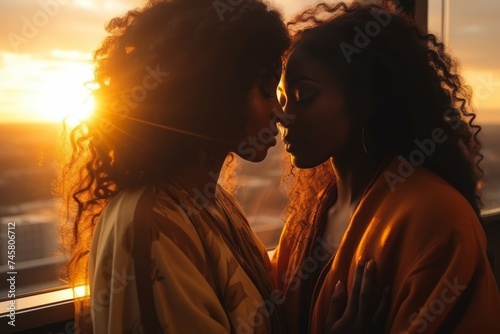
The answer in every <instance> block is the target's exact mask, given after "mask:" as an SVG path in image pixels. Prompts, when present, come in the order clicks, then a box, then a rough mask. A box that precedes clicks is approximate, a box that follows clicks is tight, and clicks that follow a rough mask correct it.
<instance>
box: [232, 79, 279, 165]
mask: <svg viewBox="0 0 500 334" xmlns="http://www.w3.org/2000/svg"><path fill="white" fill-rule="evenodd" d="M278 77H279V76H278ZM277 86H278V79H277V78H273V79H272V80H271V81H270V82H269V83H268V84H266V85H263V86H262V85H258V84H256V85H254V86H253V87H252V89H251V90H250V93H249V99H248V103H247V107H246V108H245V110H244V113H243V118H244V122H245V126H244V131H245V138H243V139H242V141H241V142H240V143H239V144H238V146H237V147H236V149H235V150H234V152H235V153H236V154H238V155H239V156H240V157H242V158H243V159H245V160H248V161H252V162H260V161H262V160H264V158H265V157H266V156H267V151H268V150H269V148H270V147H271V146H274V145H276V138H275V137H276V135H277V134H278V133H279V131H278V128H277V125H276V121H277V118H276V116H275V115H276V112H277V111H279V110H280V109H281V108H280V105H279V102H278V99H277V97H276V93H275V92H276V87H277ZM242 121H243V120H242Z"/></svg>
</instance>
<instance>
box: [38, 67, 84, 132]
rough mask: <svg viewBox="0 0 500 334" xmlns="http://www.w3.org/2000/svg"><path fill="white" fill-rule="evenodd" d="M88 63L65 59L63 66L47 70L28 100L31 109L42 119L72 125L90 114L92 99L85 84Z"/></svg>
mask: <svg viewBox="0 0 500 334" xmlns="http://www.w3.org/2000/svg"><path fill="white" fill-rule="evenodd" d="M91 74H92V71H91V66H88V67H87V66H84V65H83V64H81V63H78V62H74V63H72V62H66V64H65V65H64V66H62V67H61V68H57V69H52V70H50V71H47V74H46V75H44V76H43V77H42V78H40V81H39V82H37V84H36V86H35V87H33V88H34V90H35V92H34V95H33V96H32V100H31V103H30V105H31V109H32V112H33V113H34V114H35V115H36V117H37V118H39V119H40V120H41V121H43V122H61V121H63V120H66V122H67V124H69V125H75V124H77V123H78V122H80V121H81V120H83V119H85V118H87V117H89V116H90V114H91V113H92V111H93V109H94V99H93V97H92V95H91V91H90V89H89V88H88V86H86V85H85V83H86V82H88V81H89V80H90V78H91Z"/></svg>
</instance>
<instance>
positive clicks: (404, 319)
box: [273, 158, 500, 334]
mask: <svg viewBox="0 0 500 334" xmlns="http://www.w3.org/2000/svg"><path fill="white" fill-rule="evenodd" d="M402 164H404V163H403V162H402V158H397V159H395V160H393V161H392V162H391V163H390V164H389V165H388V166H387V168H386V169H385V170H384V171H383V172H382V173H381V174H379V176H378V178H377V179H376V180H375V181H374V183H373V184H372V186H371V187H370V188H369V189H368V190H367V191H366V192H365V195H364V196H363V198H362V200H361V202H360V204H359V206H358V208H357V210H356V212H355V213H354V215H353V217H352V219H351V221H350V223H349V226H348V228H347V230H346V232H345V234H344V237H343V239H342V242H341V244H340V246H339V248H338V250H337V252H336V253H335V256H334V257H331V258H330V261H328V260H325V256H324V254H322V253H321V252H320V251H318V248H317V247H318V246H317V245H319V244H321V243H325V241H321V238H319V234H318V230H319V229H320V226H322V224H324V212H326V210H327V209H328V206H329V205H330V203H328V199H329V198H331V197H332V193H331V192H328V191H327V192H326V193H325V194H323V195H321V196H320V203H322V205H320V207H319V209H318V211H317V212H316V215H315V218H314V219H313V223H312V224H304V225H301V224H296V226H289V225H288V224H287V226H286V227H285V229H284V231H283V234H282V236H281V240H280V244H279V247H278V248H277V250H276V253H275V255H274V259H273V267H274V280H275V283H276V285H277V288H278V289H279V290H281V291H282V292H283V293H284V296H285V300H284V305H283V306H284V310H285V312H286V314H285V318H286V319H287V321H288V327H289V330H290V332H291V333H304V328H309V332H310V333H322V331H323V328H324V324H325V321H326V316H327V313H328V308H329V303H330V298H331V296H332V294H333V290H334V286H335V284H336V282H337V281H338V280H341V281H342V282H344V283H345V282H347V286H348V291H349V290H350V288H351V286H352V282H353V279H354V269H355V264H356V262H357V259H358V258H359V257H360V256H361V255H364V256H366V257H367V258H372V259H374V261H375V263H376V268H377V283H378V288H379V289H380V291H381V289H382V287H383V286H384V285H386V284H389V285H390V290H391V307H390V312H389V316H388V319H387V323H386V327H385V331H386V332H388V333H398V334H399V333H500V293H499V290H498V286H497V284H496V282H495V278H494V276H493V273H492V270H491V267H490V264H489V262H488V258H487V254H486V237H485V234H484V231H483V229H482V227H481V225H480V223H479V220H478V218H477V216H476V215H475V213H474V211H473V209H472V207H471V206H470V205H469V203H468V202H467V201H466V199H465V198H464V197H463V196H462V195H461V194H460V193H459V192H458V191H457V190H456V189H455V188H453V187H452V186H451V185H450V184H448V183H447V182H445V181H444V180H443V179H441V178H440V177H438V176H437V175H436V174H434V173H432V172H430V171H429V170H427V169H424V168H421V167H410V168H409V169H408V168H407V167H408V165H407V166H402ZM324 203H327V204H324ZM299 225H300V226H299ZM315 245H316V246H315ZM315 261H316V262H315ZM332 261H333V262H332ZM315 264H316V266H315ZM315 267H316V268H315ZM322 269H323V272H322V273H321V275H320V274H318V273H320V272H321V270H322ZM318 277H319V278H318ZM311 280H312V281H311ZM308 304H309V305H311V307H310V308H308V307H307V305H308ZM304 311H306V312H307V313H309V314H304V313H303V312H304ZM304 320H305V321H304ZM304 325H305V326H306V327H304ZM299 326H302V328H300V327H299Z"/></svg>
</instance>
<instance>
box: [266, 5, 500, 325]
mask: <svg viewBox="0 0 500 334" xmlns="http://www.w3.org/2000/svg"><path fill="white" fill-rule="evenodd" d="M289 27H290V28H291V29H292V32H293V41H292V47H291V48H290V52H289V53H288V54H287V56H286V60H285V62H286V67H285V71H284V73H283V75H282V79H281V82H280V85H279V92H280V93H279V99H280V103H281V105H282V107H283V109H284V112H285V114H286V115H288V117H287V119H288V120H291V119H293V120H291V121H289V122H288V123H287V124H284V127H285V130H284V134H283V136H284V141H285V144H286V149H287V151H288V152H289V153H290V155H291V163H292V164H293V166H295V167H298V168H299V170H297V169H293V168H292V175H288V176H287V177H285V179H284V185H285V187H286V189H287V191H288V192H289V203H290V204H289V207H288V211H287V215H288V217H289V218H288V221H287V223H286V225H285V229H284V231H283V233H282V236H281V239H280V243H279V246H278V248H277V250H276V253H275V257H274V259H273V265H274V269H275V272H274V280H275V284H276V285H277V287H278V288H279V289H280V290H282V291H284V293H285V298H286V299H285V304H284V311H285V319H287V321H288V328H293V329H297V330H296V331H293V332H294V333H308V332H309V333H321V332H322V331H323V330H324V329H325V322H326V319H327V312H326V311H327V310H328V307H329V304H330V297H331V296H332V293H333V292H334V291H336V292H339V291H343V290H345V289H347V288H348V287H350V286H351V285H352V281H353V275H354V271H355V268H356V262H357V260H358V258H359V257H360V256H367V257H369V258H371V259H373V260H374V261H375V263H376V264H377V266H376V269H375V270H376V276H377V281H378V283H377V289H378V290H377V291H379V293H380V292H381V291H382V290H383V289H384V286H386V285H389V286H390V290H391V295H392V298H391V307H390V311H389V315H388V319H387V322H386V324H385V328H384V329H383V331H384V332H388V333H424V332H425V333H436V332H439V333H496V332H498V330H500V317H499V313H498V312H499V310H500V294H499V291H498V287H497V285H496V283H495V279H494V276H493V273H492V270H491V267H490V264H489V261H488V257H487V246H486V237H485V233H484V231H483V229H482V226H481V223H480V217H479V215H480V208H481V199H480V193H479V191H480V182H481V178H482V176H483V172H482V170H481V168H480V167H479V162H480V161H481V159H482V155H481V153H480V148H481V146H480V143H479V141H478V139H477V135H478V132H479V131H480V127H479V126H477V125H475V124H474V122H473V121H474V119H475V114H474V112H473V109H472V107H471V106H470V104H469V102H470V95H471V93H470V90H469V89H468V88H467V87H466V86H465V85H464V84H463V80H462V78H461V77H460V75H459V74H458V67H457V62H456V61H455V60H454V59H453V58H452V57H451V56H450V55H449V54H448V53H447V52H446V51H445V48H444V45H443V44H442V43H440V42H438V41H437V40H436V37H435V36H433V35H431V34H427V33H424V32H422V31H421V30H420V29H419V28H418V27H417V26H416V24H415V23H414V22H412V21H411V20H410V19H409V18H407V17H405V16H403V15H402V14H399V11H398V9H397V8H395V7H394V6H390V5H380V6H377V5H361V4H359V3H353V4H349V5H347V4H344V3H340V4H336V5H328V4H325V3H322V4H319V5H317V6H316V7H314V8H310V9H308V10H306V11H304V12H303V13H302V14H301V15H299V16H298V17H296V18H295V19H294V20H293V21H292V22H291V23H289ZM372 332H376V330H375V329H374V328H372Z"/></svg>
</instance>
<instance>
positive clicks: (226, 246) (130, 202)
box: [62, 0, 289, 333]
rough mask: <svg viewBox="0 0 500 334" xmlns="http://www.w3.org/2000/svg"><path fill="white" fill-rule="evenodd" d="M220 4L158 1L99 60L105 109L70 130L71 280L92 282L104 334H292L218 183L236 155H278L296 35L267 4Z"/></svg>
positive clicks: (251, 238)
mask: <svg viewBox="0 0 500 334" xmlns="http://www.w3.org/2000/svg"><path fill="white" fill-rule="evenodd" d="M214 4H215V3H214V2H213V1H203V0H191V1H190V0H172V1H160V0H156V1H154V0H151V1H149V2H148V3H147V4H146V5H145V6H144V7H143V8H140V9H137V10H133V11H129V12H128V13H127V14H126V15H124V16H123V17H117V18H115V19H113V20H112V21H111V22H110V23H109V25H108V26H107V31H108V32H109V37H107V38H106V40H105V41H104V43H103V44H102V46H101V47H100V49H98V50H97V52H96V53H95V62H96V64H97V68H96V71H95V81H96V83H97V84H98V87H97V89H96V90H95V91H94V96H95V100H96V104H97V107H96V110H95V112H94V114H93V116H92V118H91V119H90V120H89V121H85V122H84V123H82V124H81V125H80V126H78V127H77V128H75V129H74V130H72V132H71V141H72V146H73V153H72V158H71V161H70V162H69V164H68V165H67V166H66V167H65V170H64V173H63V182H62V184H63V189H64V191H63V194H66V195H67V197H68V198H67V199H68V201H69V202H68V208H67V212H68V213H69V214H70V218H71V219H67V220H66V221H67V225H66V226H65V232H66V233H65V236H64V238H65V239H64V241H65V243H66V249H68V250H69V251H70V254H71V261H70V263H69V274H70V279H71V280H72V282H73V283H74V284H86V283H87V282H88V284H89V285H90V308H91V312H92V321H93V328H94V331H95V332H103V333H104V332H106V333H126V332H135V331H136V330H141V329H142V330H143V331H144V332H147V333H151V332H159V331H164V332H172V333H202V332H203V333H223V332H240V331H245V330H246V331H247V332H253V331H255V332H256V333H264V332H273V333H280V332H282V328H283V323H282V318H281V315H280V312H279V309H278V308H277V307H274V308H272V309H267V310H266V309H265V308H263V307H262V304H263V301H265V300H268V299H269V298H271V291H272V290H273V286H272V281H271V279H270V277H269V269H270V263H269V259H268V257H267V253H266V250H265V248H264V246H263V245H262V244H261V242H260V241H259V240H258V238H257V237H256V236H255V234H254V233H253V232H252V231H251V229H250V227H249V225H248V223H247V221H246V220H245V218H244V216H243V214H242V212H241V210H240V209H239V206H238V205H237V204H236V203H235V202H234V199H233V198H232V197H231V196H230V195H229V194H228V193H227V192H226V191H224V190H223V189H222V188H221V187H218V186H217V180H218V177H219V173H220V171H221V168H222V166H223V165H224V161H225V159H226V156H227V155H228V153H230V152H234V153H236V154H238V155H240V156H241V157H242V158H244V159H247V160H250V161H260V160H262V159H264V157H265V156H266V154H267V150H268V149H269V147H271V146H273V145H274V144H275V138H274V137H275V135H276V134H277V133H278V131H277V128H276V120H277V119H276V116H275V115H274V113H273V109H276V108H279V103H278V101H277V99H276V94H275V91H276V86H277V84H278V81H279V75H280V74H279V73H280V72H279V71H280V69H281V55H282V53H283V52H284V51H285V50H286V49H287V47H288V46H289V37H288V33H287V30H286V27H285V26H284V24H283V22H282V19H281V16H280V14H279V13H278V12H277V11H275V10H272V9H271V8H269V7H268V6H267V5H265V4H264V3H262V2H260V1H239V4H238V5H237V6H234V7H231V8H230V10H227V9H226V10H224V8H225V7H224V8H220V7H217V6H215V5H214ZM257 23H258V24H257ZM73 212H76V215H74V217H71V213H73ZM149 244H151V247H147V245H149ZM149 259H151V261H149ZM87 263H88V265H87ZM87 268H88V269H89V272H88V277H87V275H86V273H87ZM136 287H137V289H136ZM266 312H267V313H266ZM80 313H81V312H80ZM85 321H87V320H85ZM81 325H82V326H83V325H85V322H83V323H81Z"/></svg>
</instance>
